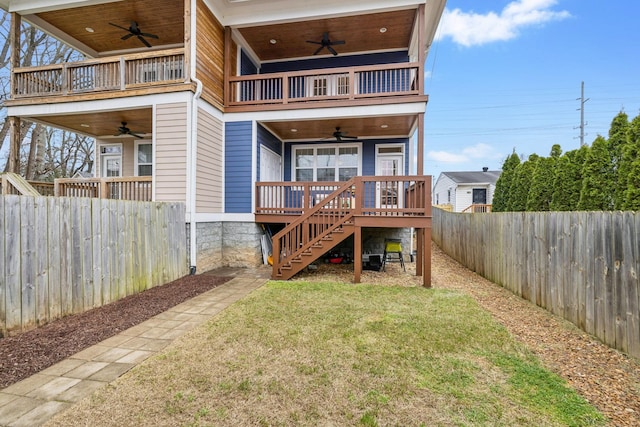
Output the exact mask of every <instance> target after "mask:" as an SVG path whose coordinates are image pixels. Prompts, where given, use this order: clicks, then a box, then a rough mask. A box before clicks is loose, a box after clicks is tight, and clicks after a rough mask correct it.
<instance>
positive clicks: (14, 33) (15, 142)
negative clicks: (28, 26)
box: [6, 12, 22, 173]
mask: <svg viewBox="0 0 640 427" xmlns="http://www.w3.org/2000/svg"><path fill="white" fill-rule="evenodd" d="M21 26H22V17H21V16H20V15H18V14H17V13H15V12H11V27H10V29H9V44H10V46H11V56H10V58H9V65H10V68H11V69H10V74H11V81H10V85H11V88H10V95H9V99H12V98H13V94H14V91H15V88H16V77H15V73H14V72H13V70H15V69H16V68H18V67H19V66H20V27H21ZM7 120H9V158H8V159H7V167H6V170H7V172H15V173H20V143H21V141H22V138H21V135H20V133H21V132H20V127H21V123H20V118H19V117H8V118H7Z"/></svg>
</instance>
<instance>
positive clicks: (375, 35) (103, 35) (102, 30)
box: [26, 0, 416, 61]
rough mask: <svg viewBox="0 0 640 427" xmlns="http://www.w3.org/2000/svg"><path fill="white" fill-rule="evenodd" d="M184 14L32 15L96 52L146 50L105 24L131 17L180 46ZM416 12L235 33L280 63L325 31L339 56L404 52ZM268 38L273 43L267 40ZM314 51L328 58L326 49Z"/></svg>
mask: <svg viewBox="0 0 640 427" xmlns="http://www.w3.org/2000/svg"><path fill="white" fill-rule="evenodd" d="M184 15H185V8H184V1H182V0H123V1H117V2H109V3H104V4H97V5H91V6H82V7H76V8H69V9H63V10H55V11H48V12H41V13H38V14H36V16H37V18H38V19H40V20H42V21H44V22H46V23H47V24H48V25H50V26H52V27H53V28H52V30H53V31H54V33H56V35H58V36H62V35H65V37H63V38H65V39H67V40H68V41H69V42H72V41H73V40H77V41H78V42H80V43H83V44H84V45H86V46H88V47H90V48H91V49H93V50H94V51H96V52H98V53H100V52H111V51H120V50H127V49H146V48H145V47H144V45H143V44H142V43H141V42H140V41H139V40H138V39H137V38H136V37H130V38H129V39H127V40H122V39H121V38H122V37H123V36H125V35H126V34H127V33H126V32H125V31H124V30H121V29H119V28H116V27H114V26H112V25H109V23H114V24H117V25H120V26H122V27H125V28H128V27H129V25H130V23H131V21H136V22H137V23H138V26H139V28H140V29H141V30H142V31H143V32H145V33H151V34H156V35H157V36H158V39H157V40H154V39H150V38H148V39H147V40H148V41H149V42H150V43H151V45H152V46H154V47H161V46H167V45H176V44H183V43H184V42H185V21H184ZM415 16H416V10H415V9H404V10H394V11H388V12H381V13H372V14H367V15H350V16H339V17H331V18H327V19H315V20H309V21H297V22H287V23H278V24H268V25H259V26H248V27H243V28H238V31H239V32H240V34H241V35H242V37H243V38H244V40H245V41H246V42H247V43H248V45H249V46H250V47H251V49H252V50H253V52H254V53H255V54H256V55H257V56H258V57H259V58H260V60H261V61H280V60H287V59H292V58H303V57H312V56H313V52H314V51H315V50H316V49H317V48H318V47H319V45H315V44H310V43H307V42H306V41H307V40H316V41H320V40H321V39H322V35H323V33H325V32H327V33H329V38H330V39H331V40H344V41H345V44H343V45H338V46H334V48H335V49H336V51H338V52H339V54H341V55H344V54H349V53H356V52H357V53H361V52H370V51H385V50H407V49H408V48H409V44H410V42H411V35H412V31H413V29H414V20H415ZM26 18H27V19H29V17H26ZM87 28H90V29H92V30H93V32H90V31H88V30H87ZM381 28H384V29H385V30H384V32H381V31H380V29H381ZM55 29H57V30H55ZM272 39H273V40H275V41H276V43H275V44H272V43H270V41H271V40H272ZM318 55H319V56H323V55H324V56H326V55H329V56H331V54H330V53H329V52H328V51H327V50H326V49H324V50H322V51H321V52H320V53H319V54H318Z"/></svg>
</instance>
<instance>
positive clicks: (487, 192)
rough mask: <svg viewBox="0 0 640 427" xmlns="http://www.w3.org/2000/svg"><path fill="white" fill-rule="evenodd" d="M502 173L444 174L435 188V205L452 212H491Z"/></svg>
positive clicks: (483, 171) (484, 171) (488, 171)
mask: <svg viewBox="0 0 640 427" xmlns="http://www.w3.org/2000/svg"><path fill="white" fill-rule="evenodd" d="M500 173H501V171H490V170H488V169H487V168H483V170H482V171H480V172H475V171H471V172H442V173H441V174H440V176H438V179H437V180H436V184H435V186H434V187H433V200H432V202H433V204H434V205H436V206H446V205H449V206H451V211H452V212H490V211H491V204H492V202H493V193H494V191H495V189H496V181H498V178H499V177H500Z"/></svg>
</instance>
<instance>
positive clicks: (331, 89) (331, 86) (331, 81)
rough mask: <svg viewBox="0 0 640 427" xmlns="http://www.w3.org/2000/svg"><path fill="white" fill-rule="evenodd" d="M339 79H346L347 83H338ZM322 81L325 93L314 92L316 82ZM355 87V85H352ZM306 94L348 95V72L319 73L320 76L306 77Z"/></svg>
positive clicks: (311, 96)
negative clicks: (325, 89)
mask: <svg viewBox="0 0 640 427" xmlns="http://www.w3.org/2000/svg"><path fill="white" fill-rule="evenodd" d="M340 79H346V80H347V85H346V86H344V85H340V84H339V82H340ZM318 81H324V82H325V85H326V88H327V93H326V94H316V93H315V88H316V82H318ZM354 87H355V86H354ZM306 88H307V90H306V92H307V93H306V95H307V97H310V98H315V97H322V96H343V95H349V74H348V73H344V74H329V75H320V76H311V77H307V81H306Z"/></svg>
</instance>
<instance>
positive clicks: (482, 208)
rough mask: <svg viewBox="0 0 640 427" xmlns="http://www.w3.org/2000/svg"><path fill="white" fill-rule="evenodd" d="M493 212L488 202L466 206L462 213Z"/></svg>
mask: <svg viewBox="0 0 640 427" xmlns="http://www.w3.org/2000/svg"><path fill="white" fill-rule="evenodd" d="M489 212H491V205H487V204H475V205H471V206H468V207H466V208H465V209H464V210H463V211H462V213H489Z"/></svg>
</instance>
